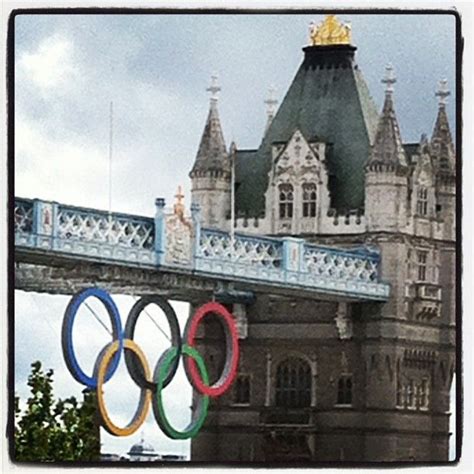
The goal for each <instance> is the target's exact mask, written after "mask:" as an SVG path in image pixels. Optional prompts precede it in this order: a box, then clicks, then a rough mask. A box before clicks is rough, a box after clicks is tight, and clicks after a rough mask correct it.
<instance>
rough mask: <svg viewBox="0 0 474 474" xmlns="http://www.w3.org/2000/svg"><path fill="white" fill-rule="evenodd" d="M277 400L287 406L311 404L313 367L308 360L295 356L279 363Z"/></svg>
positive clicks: (280, 405) (306, 405) (279, 404)
mask: <svg viewBox="0 0 474 474" xmlns="http://www.w3.org/2000/svg"><path fill="white" fill-rule="evenodd" d="M275 402H276V405H277V406H279V407H285V408H303V407H309V406H310V405H311V368H310V366H309V364H308V363H307V362H306V361H304V360H303V359H299V358H296V357H293V358H290V359H286V360H284V361H283V362H281V363H280V364H279V365H278V368H277V373H276V391H275Z"/></svg>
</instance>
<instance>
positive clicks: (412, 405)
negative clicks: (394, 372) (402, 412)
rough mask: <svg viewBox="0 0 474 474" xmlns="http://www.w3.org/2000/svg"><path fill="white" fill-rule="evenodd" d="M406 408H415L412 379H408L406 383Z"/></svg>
mask: <svg viewBox="0 0 474 474" xmlns="http://www.w3.org/2000/svg"><path fill="white" fill-rule="evenodd" d="M407 408H409V409H412V410H413V409H414V408H416V395H415V382H414V381H413V379H410V380H409V381H408V385H407Z"/></svg>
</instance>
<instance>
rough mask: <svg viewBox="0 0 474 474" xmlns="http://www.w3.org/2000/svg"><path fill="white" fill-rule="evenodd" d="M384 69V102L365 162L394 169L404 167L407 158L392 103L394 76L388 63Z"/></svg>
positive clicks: (369, 164) (370, 166) (370, 165)
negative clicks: (367, 159)
mask: <svg viewBox="0 0 474 474" xmlns="http://www.w3.org/2000/svg"><path fill="white" fill-rule="evenodd" d="M385 71H386V72H385V77H384V79H383V80H382V83H384V84H385V85H386V88H385V102H384V105H383V109H382V114H381V116H380V119H379V122H378V125H377V131H376V133H375V140H374V144H373V146H372V149H371V151H370V156H369V161H368V163H367V164H368V167H369V168H373V167H374V166H379V167H380V166H383V167H388V168H393V169H394V170H395V169H397V170H399V169H406V167H407V158H406V155H405V151H404V149H403V145H402V139H401V136H400V128H399V126H398V122H397V117H396V114H395V108H394V105H393V84H395V82H396V78H395V74H394V72H393V67H392V66H390V65H388V66H387V67H386V69H385Z"/></svg>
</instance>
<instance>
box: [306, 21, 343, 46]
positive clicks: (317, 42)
mask: <svg viewBox="0 0 474 474" xmlns="http://www.w3.org/2000/svg"><path fill="white" fill-rule="evenodd" d="M309 37H310V41H311V45H312V46H327V45H334V44H351V25H350V24H349V23H341V22H340V21H339V20H338V19H337V18H336V15H327V16H326V18H325V19H324V21H323V22H321V23H320V24H319V25H315V24H314V23H313V22H311V25H310V27H309Z"/></svg>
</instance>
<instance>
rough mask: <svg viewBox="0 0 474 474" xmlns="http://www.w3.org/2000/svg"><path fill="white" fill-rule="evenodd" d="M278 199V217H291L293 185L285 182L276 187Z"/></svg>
mask: <svg viewBox="0 0 474 474" xmlns="http://www.w3.org/2000/svg"><path fill="white" fill-rule="evenodd" d="M278 191H279V198H280V199H279V200H280V219H291V218H292V217H293V196H294V194H293V186H292V185H291V184H288V183H285V184H280V186H279V187H278Z"/></svg>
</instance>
